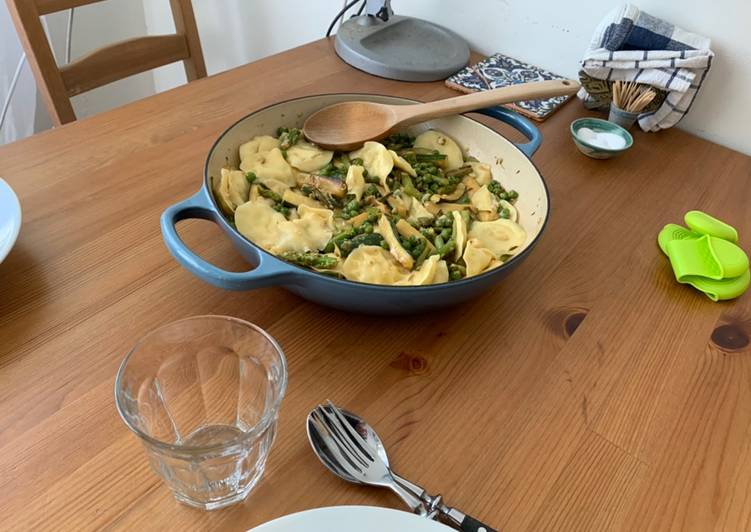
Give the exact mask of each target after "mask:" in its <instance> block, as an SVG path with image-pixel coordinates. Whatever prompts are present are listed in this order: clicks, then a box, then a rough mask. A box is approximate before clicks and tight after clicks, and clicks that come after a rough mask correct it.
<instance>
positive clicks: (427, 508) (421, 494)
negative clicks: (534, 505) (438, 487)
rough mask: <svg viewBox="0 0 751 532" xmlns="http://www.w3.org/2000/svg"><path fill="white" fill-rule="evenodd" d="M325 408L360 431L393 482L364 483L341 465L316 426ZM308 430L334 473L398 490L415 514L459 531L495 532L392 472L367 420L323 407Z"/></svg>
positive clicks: (313, 415)
mask: <svg viewBox="0 0 751 532" xmlns="http://www.w3.org/2000/svg"><path fill="white" fill-rule="evenodd" d="M321 409H328V410H327V412H333V414H340V415H341V417H340V419H342V418H343V419H342V421H346V422H347V423H349V425H350V426H351V427H352V428H353V429H354V430H355V431H356V433H357V434H358V435H359V436H360V438H362V439H363V440H364V443H365V444H366V445H367V446H368V447H369V448H370V449H372V451H375V454H377V457H378V458H379V459H380V460H381V461H382V462H383V464H384V465H385V467H386V469H387V470H388V475H387V477H388V478H389V479H390V480H392V481H393V483H386V484H384V483H383V481H382V479H379V482H370V481H369V480H365V481H363V480H360V479H357V478H355V477H354V476H352V475H350V474H349V473H347V471H345V469H346V468H345V467H343V466H341V465H340V464H339V463H338V460H337V458H336V457H335V456H333V453H332V452H331V450H330V449H329V444H330V442H326V441H324V440H325V437H324V436H323V435H322V434H321V432H320V431H319V428H318V427H317V426H316V425H317V421H316V414H317V411H318V412H321V411H322V410H321ZM306 427H307V432H308V440H309V441H310V445H311V447H313V451H314V452H315V454H316V456H318V458H319V460H321V462H322V463H323V465H324V466H326V467H327V468H328V469H329V470H330V471H331V472H333V473H334V474H335V475H337V476H339V477H340V478H343V479H344V480H347V481H349V482H353V483H356V484H371V485H376V486H384V485H385V486H387V487H389V488H391V489H392V490H393V491H395V492H396V493H397V494H398V495H399V496H400V497H401V498H402V499H403V500H404V502H405V503H406V504H407V505H408V506H409V507H410V508H411V509H412V511H413V512H415V513H419V514H420V515H423V516H425V517H428V518H429V519H433V518H435V517H437V516H441V517H442V518H443V519H444V520H445V521H447V522H448V523H449V524H452V525H454V526H455V527H456V528H459V529H460V530H463V531H465V532H493V529H491V528H490V527H488V526H487V525H484V524H483V523H481V522H480V521H477V520H476V519H474V518H472V517H470V516H468V515H465V514H464V513H462V512H460V511H459V510H457V509H455V508H450V507H448V506H446V505H445V504H444V503H443V501H442V497H441V496H440V495H437V496H435V497H434V496H431V495H429V494H428V493H427V492H426V491H425V489H423V488H421V487H420V486H418V485H416V484H413V483H412V482H409V481H408V480H406V479H404V478H402V477H400V476H399V475H397V474H396V473H394V472H393V471H391V468H390V466H389V460H388V456H387V454H386V449H385V447H384V445H383V442H382V441H381V439H380V438H379V437H378V434H377V433H376V432H375V430H373V428H372V427H371V426H370V425H368V424H367V423H366V422H365V420H363V419H362V418H360V417H359V416H357V415H356V414H353V413H352V412H348V411H346V410H344V409H341V408H338V407H336V406H334V405H333V404H331V403H329V405H328V406H326V407H319V408H318V409H314V410H313V411H312V412H311V413H310V414H309V415H308V420H307V423H306ZM340 458H341V457H340ZM416 501H419V503H418V504H415V502H416Z"/></svg>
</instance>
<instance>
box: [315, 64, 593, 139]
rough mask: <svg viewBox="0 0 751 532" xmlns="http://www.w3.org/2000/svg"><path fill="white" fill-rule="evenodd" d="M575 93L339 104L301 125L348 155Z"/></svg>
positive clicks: (531, 88) (557, 86) (564, 86)
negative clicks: (477, 115)
mask: <svg viewBox="0 0 751 532" xmlns="http://www.w3.org/2000/svg"><path fill="white" fill-rule="evenodd" d="M577 90H579V84H578V83H577V82H576V81H573V80H570V79H554V80H549V81H537V82H535V83H521V84H518V85H511V86H509V87H503V88H501V89H494V90H490V91H482V92H475V93H472V94H465V95H464V96H457V97H456V98H448V99H446V100H438V101H435V102H428V103H418V104H410V105H386V104H382V103H373V102H341V103H336V104H334V105H330V106H328V107H324V108H323V109H321V110H319V111H316V112H315V113H313V114H312V115H310V116H309V117H308V119H307V120H305V125H303V133H304V134H305V136H306V137H307V139H308V140H309V141H311V142H313V143H315V144H317V145H319V146H320V147H322V148H325V149H327V150H341V151H349V150H354V149H356V148H359V147H360V146H362V145H363V143H364V142H365V141H368V140H378V139H382V138H383V137H385V136H387V135H389V134H390V133H392V132H394V131H395V130H398V129H401V128H403V127H405V126H409V125H412V124H417V123H418V122H425V121H426V120H429V119H431V118H438V117H440V116H447V115H454V114H459V113H466V112H467V111H474V110H476V109H483V108H485V107H491V106H493V105H498V104H501V103H510V102H517V101H520V100H539V99H542V98H550V97H552V96H567V95H569V94H574V93H575V92H576V91H577Z"/></svg>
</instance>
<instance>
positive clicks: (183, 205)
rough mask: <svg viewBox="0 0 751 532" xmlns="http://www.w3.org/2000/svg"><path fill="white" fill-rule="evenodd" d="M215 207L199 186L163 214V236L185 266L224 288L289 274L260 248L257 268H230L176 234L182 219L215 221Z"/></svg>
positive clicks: (275, 280) (246, 287)
mask: <svg viewBox="0 0 751 532" xmlns="http://www.w3.org/2000/svg"><path fill="white" fill-rule="evenodd" d="M216 216H217V214H216V211H215V210H214V209H213V208H212V206H211V204H210V201H209V199H208V197H207V194H206V192H205V191H204V190H199V191H198V192H197V193H196V194H194V195H193V196H191V197H190V198H188V199H186V200H183V201H181V202H180V203H177V204H175V205H172V206H171V207H168V208H167V209H166V210H165V211H164V212H163V213H162V218H161V226H162V238H164V244H165V245H166V246H167V249H168V250H169V252H170V253H171V254H172V256H173V257H175V259H176V260H177V262H179V263H180V264H181V265H182V266H183V267H184V268H185V269H186V270H188V271H189V272H191V273H192V274H193V275H195V276H196V277H198V278H200V279H202V280H203V281H205V282H207V283H209V284H212V285H214V286H217V287H219V288H224V289H225V290H252V289H254V288H262V287H264V286H271V285H275V284H279V282H280V281H282V280H283V278H285V277H287V276H289V274H290V272H289V271H288V270H286V269H285V268H284V266H283V264H275V262H274V261H271V260H269V259H268V258H265V257H264V256H263V255H262V254H261V253H260V252H258V251H257V250H255V249H254V250H253V251H254V253H255V257H254V260H252V261H251V262H254V263H255V268H254V269H253V270H250V271H247V272H228V271H226V270H223V269H221V268H219V267H217V266H214V265H213V264H211V263H209V262H207V261H205V260H204V259H202V258H201V257H199V256H198V255H196V254H195V253H193V251H191V250H190V249H189V248H188V247H187V246H186V245H185V243H184V242H183V241H182V239H181V238H180V235H178V234H177V229H176V228H175V225H176V224H177V222H179V221H181V220H187V219H190V218H200V219H203V220H209V221H211V222H214V223H216Z"/></svg>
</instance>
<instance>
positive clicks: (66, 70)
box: [6, 0, 206, 125]
mask: <svg viewBox="0 0 751 532" xmlns="http://www.w3.org/2000/svg"><path fill="white" fill-rule="evenodd" d="M6 1H7V3H8V9H9V11H10V14H11V17H12V18H13V22H14V24H15V25H16V31H17V32H18V37H19V39H20V40H21V44H22V45H23V47H24V49H25V50H26V56H27V60H28V62H29V65H30V66H31V70H32V72H33V73H34V77H35V78H36V81H37V85H38V86H39V90H40V92H41V94H42V97H43V98H44V102H45V104H46V105H47V109H48V110H49V112H50V116H51V118H52V121H53V122H54V124H55V125H61V124H65V123H67V122H72V121H73V120H75V119H76V115H75V113H74V111H73V106H72V105H71V102H70V97H71V96H75V95H76V94H80V93H82V92H86V91H89V90H91V89H94V88H96V87H101V86H102V85H106V84H107V83H112V82H113V81H117V80H119V79H123V78H126V77H128V76H132V75H133V74H138V73H141V72H145V71H147V70H151V69H153V68H157V67H160V66H163V65H167V64H170V63H175V62H177V61H182V62H183V65H184V66H185V74H186V76H187V78H188V81H192V80H194V79H197V78H202V77H205V76H206V65H205V64H204V61H203V54H202V52H201V41H200V39H199V38H198V28H197V27H196V19H195V16H194V14H193V6H192V4H191V0H170V7H171V8H172V16H173V17H174V19H175V28H176V29H177V33H175V34H173V35H159V36H151V37H137V38H134V39H128V40H125V41H121V42H118V43H114V44H111V45H108V46H105V47H103V48H99V49H98V50H95V51H93V52H91V53H89V54H87V55H85V56H83V57H81V58H80V59H77V60H75V61H72V62H71V63H69V64H67V65H64V66H62V67H59V68H58V66H57V64H56V63H55V56H54V54H53V53H52V49H51V47H50V43H49V41H48V40H47V35H46V33H45V31H44V27H43V26H42V21H41V20H40V17H41V16H43V15H47V14H49V13H56V12H58V11H63V10H66V9H70V8H74V7H80V6H83V5H86V4H94V3H96V2H101V1H102V0H6Z"/></svg>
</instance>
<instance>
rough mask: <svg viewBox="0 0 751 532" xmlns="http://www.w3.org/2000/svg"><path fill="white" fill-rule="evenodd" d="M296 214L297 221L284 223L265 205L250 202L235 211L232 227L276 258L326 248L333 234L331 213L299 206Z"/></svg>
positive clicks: (285, 221)
mask: <svg viewBox="0 0 751 532" xmlns="http://www.w3.org/2000/svg"><path fill="white" fill-rule="evenodd" d="M297 213H298V218H297V219H295V220H287V219H286V218H285V217H284V215H283V214H281V213H280V212H277V211H275V210H274V209H273V208H272V207H271V206H270V205H269V204H268V203H266V202H262V201H249V202H247V203H244V204H243V205H240V206H239V207H238V208H237V209H236V210H235V225H236V227H237V230H238V231H239V232H240V233H241V234H242V235H243V236H244V237H246V238H247V239H248V240H250V241H252V242H254V243H255V244H257V245H259V246H261V247H262V248H263V249H265V250H266V251H269V252H271V253H273V254H275V255H279V254H281V253H284V252H288V251H296V252H305V251H312V250H316V251H317V250H319V249H321V248H323V247H324V246H326V244H327V243H328V241H329V240H331V237H332V235H333V231H334V213H333V211H330V210H328V209H319V208H315V207H309V206H307V205H300V206H299V207H298V209H297Z"/></svg>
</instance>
